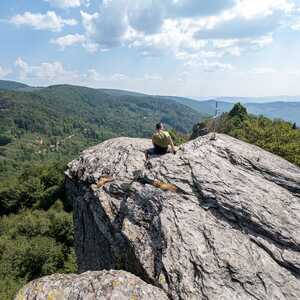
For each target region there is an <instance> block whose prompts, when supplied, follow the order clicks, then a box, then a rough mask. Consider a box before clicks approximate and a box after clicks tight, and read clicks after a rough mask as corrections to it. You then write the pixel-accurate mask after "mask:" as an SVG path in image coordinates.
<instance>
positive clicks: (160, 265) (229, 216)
mask: <svg viewBox="0 0 300 300" xmlns="http://www.w3.org/2000/svg"><path fill="white" fill-rule="evenodd" d="M213 137H214V136H213V135H211V134H208V135H205V136H202V137H199V138H197V139H195V140H193V141H190V142H188V143H186V144H185V145H183V146H181V147H180V148H179V150H178V151H177V154H176V155H173V154H166V155H164V156H156V157H151V159H150V161H149V162H148V163H147V164H145V154H144V153H145V150H146V149H148V148H149V147H151V141H150V140H146V139H132V138H116V139H112V140H108V141H106V142H104V143H102V144H100V145H97V146H94V147H92V148H90V149H88V150H86V151H84V152H83V153H82V154H81V156H80V158H79V159H77V160H74V161H73V162H71V163H70V164H69V169H68V171H67V172H66V191H67V194H68V197H69V200H70V201H72V203H73V209H74V223H75V250H76V255H77V261H78V266H79V272H80V273H83V272H86V271H89V272H87V273H83V274H80V275H52V276H50V277H44V278H42V279H39V280H37V281H33V282H32V283H29V284H28V285H27V286H25V288H23V289H22V290H21V291H20V293H19V295H18V297H19V298H17V299H27V300H30V299H46V298H47V297H48V298H49V297H50V296H51V297H52V298H51V299H117V298H119V299H130V300H131V299H154V298H156V299H165V298H169V299H205V300H221V299H223V300H227V299H228V300H252V299H253V300H254V299H261V300H265V299H272V300H275V299H278V300H283V299H295V300H299V299H300V169H299V168H298V167H296V166H294V165H292V164H291V163H289V162H287V161H286V160H284V159H282V158H280V157H278V156H275V155H273V154H271V153H269V152H266V151H264V150H262V149H260V148H258V147H256V146H253V145H249V144H247V143H244V142H242V141H239V140H236V139H234V138H231V137H229V136H226V135H217V136H216V138H215V139H214V138H213ZM100 270H117V271H100ZM122 270H123V271H122ZM99 271H100V272H99ZM127 272H129V273H127ZM120 282H121V283H122V284H119V283H120ZM38 287H41V288H40V289H39V288H38ZM57 287H58V288H57ZM43 291H44V292H43ZM54 292H60V293H61V294H59V295H56V294H53V293H54ZM51 293H52V294H51ZM49 295H50V296H49ZM43 296H45V297H46V296H47V297H46V298H43Z"/></svg>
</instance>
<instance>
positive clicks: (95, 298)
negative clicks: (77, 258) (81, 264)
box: [15, 271, 168, 300]
mask: <svg viewBox="0 0 300 300" xmlns="http://www.w3.org/2000/svg"><path fill="white" fill-rule="evenodd" d="M46 299H48V300H75V299H76V300H107V299H110V300H138V299H141V300H158V299H162V300H167V299H168V297H167V296H166V294H165V293H164V292H163V291H162V290H160V289H158V288H157V287H154V286H152V285H150V284H147V283H145V282H143V281H142V280H141V279H140V278H138V277H136V276H134V275H132V274H129V273H127V272H125V271H98V272H86V273H83V274H80V275H75V274H65V275H62V274H54V275H51V276H46V277H42V278H40V279H37V280H34V281H32V282H30V283H28V284H27V285H25V286H24V287H23V288H22V289H21V290H20V291H19V292H18V294H17V296H16V297H15V300H46Z"/></svg>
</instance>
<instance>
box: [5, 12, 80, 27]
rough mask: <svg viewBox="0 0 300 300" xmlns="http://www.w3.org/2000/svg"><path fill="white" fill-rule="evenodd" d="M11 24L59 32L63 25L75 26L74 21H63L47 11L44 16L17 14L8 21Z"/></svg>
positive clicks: (26, 13) (28, 13) (29, 13)
mask: <svg viewBox="0 0 300 300" xmlns="http://www.w3.org/2000/svg"><path fill="white" fill-rule="evenodd" d="M10 22H11V23H12V24H15V25H17V26H21V25H26V26H31V27H33V28H34V29H38V30H51V31H61V30H62V28H63V27H64V26H65V25H69V26H74V25H76V24H77V21H76V20H75V19H63V18H62V17H60V16H58V15H57V14H56V13H55V12H54V11H48V12H47V13H46V14H39V13H38V14H34V13H31V12H28V11H27V12H25V13H24V14H18V15H15V16H13V17H12V18H11V19H10Z"/></svg>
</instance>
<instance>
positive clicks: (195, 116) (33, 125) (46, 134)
mask: <svg viewBox="0 0 300 300" xmlns="http://www.w3.org/2000/svg"><path fill="white" fill-rule="evenodd" d="M3 83H5V82H2V87H3V86H5V87H6V88H5V89H2V90H1V82H0V167H1V165H3V164H4V161H6V162H7V160H16V159H17V160H18V161H28V160H32V159H34V160H41V159H43V158H45V159H49V156H51V157H52V158H54V159H56V158H57V157H58V156H59V157H68V158H69V157H70V156H72V155H73V154H75V155H76V154H77V153H78V152H79V151H80V150H82V149H84V148H85V147H87V146H89V145H92V144H95V143H99V142H101V141H102V140H104V139H108V138H112V137H117V136H131V137H149V136H150V135H151V133H152V131H153V127H154V124H155V123H157V122H158V121H163V122H164V123H165V124H166V125H167V126H168V127H170V128H174V129H176V130H177V131H179V132H182V133H187V132H189V131H190V130H191V128H192V126H193V124H195V123H196V122H198V121H199V120H200V119H201V118H202V114H201V113H199V112H197V111H195V110H193V109H191V108H189V107H187V106H185V105H182V104H180V103H174V101H171V100H165V99H162V98H160V97H154V96H148V95H143V94H138V93H130V92H125V91H114V90H97V89H91V88H86V87H79V86H70V85H56V86H50V87H46V88H36V89H34V88H30V87H28V88H29V89H30V91H28V90H19V86H18V85H17V84H15V83H11V84H10V85H9V84H8V83H7V82H6V83H5V84H3ZM8 86H10V90H8V88H7V87H8ZM13 89H15V90H13Z"/></svg>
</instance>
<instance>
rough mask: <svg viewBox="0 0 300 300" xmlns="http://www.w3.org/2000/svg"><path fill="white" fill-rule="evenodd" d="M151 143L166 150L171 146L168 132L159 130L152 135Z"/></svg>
mask: <svg viewBox="0 0 300 300" xmlns="http://www.w3.org/2000/svg"><path fill="white" fill-rule="evenodd" d="M152 143H153V144H154V145H157V146H159V147H162V148H168V146H169V145H170V144H171V136H170V134H169V132H167V131H163V130H160V131H158V132H155V133H154V134H153V136H152Z"/></svg>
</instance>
